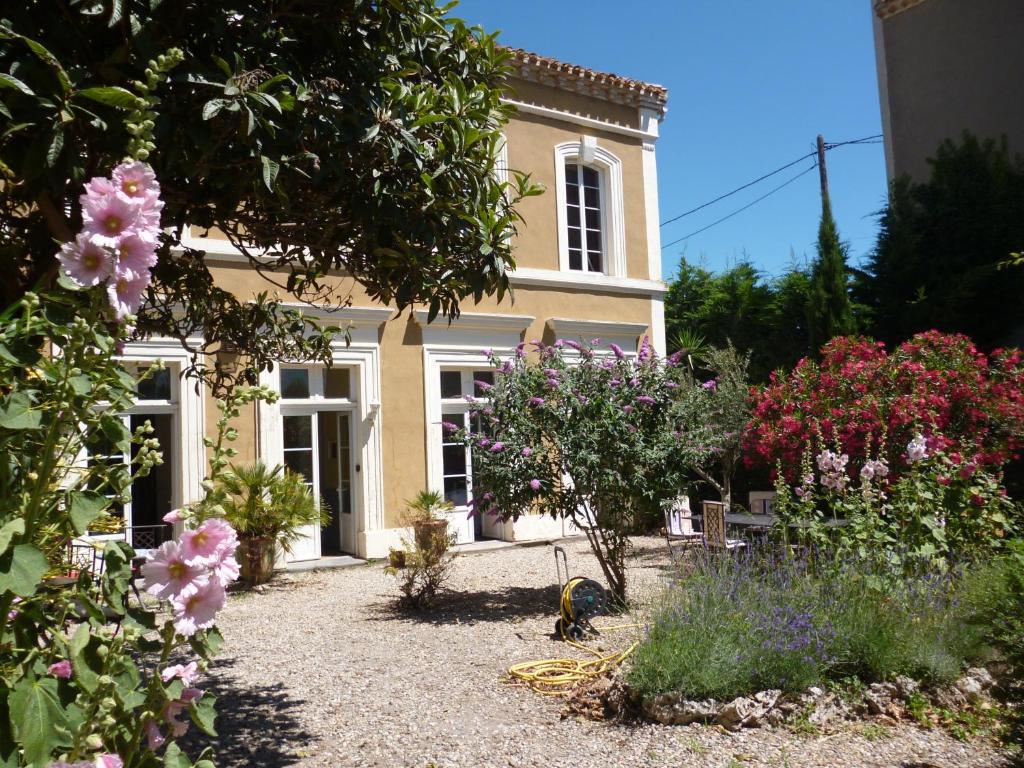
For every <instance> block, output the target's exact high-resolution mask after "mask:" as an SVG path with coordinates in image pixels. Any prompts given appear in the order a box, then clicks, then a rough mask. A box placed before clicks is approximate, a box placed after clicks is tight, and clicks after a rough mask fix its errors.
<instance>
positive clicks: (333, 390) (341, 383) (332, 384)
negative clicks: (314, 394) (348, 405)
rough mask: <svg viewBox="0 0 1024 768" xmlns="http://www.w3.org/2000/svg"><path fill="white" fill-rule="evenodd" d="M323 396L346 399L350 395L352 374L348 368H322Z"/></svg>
mask: <svg viewBox="0 0 1024 768" xmlns="http://www.w3.org/2000/svg"><path fill="white" fill-rule="evenodd" d="M323 375H324V397H328V398H332V397H333V398H340V399H344V400H348V399H350V398H351V397H352V376H351V369H349V368H324V369H323Z"/></svg>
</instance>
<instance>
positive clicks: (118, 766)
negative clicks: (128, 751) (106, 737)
mask: <svg viewBox="0 0 1024 768" xmlns="http://www.w3.org/2000/svg"><path fill="white" fill-rule="evenodd" d="M96 768H124V760H122V759H121V757H120V756H119V755H115V754H113V753H112V752H104V753H103V754H102V755H97V756H96Z"/></svg>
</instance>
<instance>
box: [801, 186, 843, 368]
mask: <svg viewBox="0 0 1024 768" xmlns="http://www.w3.org/2000/svg"><path fill="white" fill-rule="evenodd" d="M848 283H849V270H848V269H847V268H846V246H845V245H844V244H843V243H842V242H840V240H839V229H838V228H837V227H836V221H835V218H833V216H832V206H831V204H830V203H829V201H828V198H827V197H826V198H825V200H824V202H823V205H822V210H821V223H820V224H819V225H818V257H817V258H816V259H815V260H814V264H813V265H812V266H811V285H810V292H809V294H808V297H807V330H808V335H809V341H810V344H811V350H812V351H814V352H815V353H816V352H817V350H818V349H819V348H820V347H821V346H822V345H823V344H824V343H825V342H827V341H828V340H829V339H831V338H832V337H833V336H846V335H848V334H851V333H853V332H854V331H855V323H854V319H853V309H852V307H851V305H850V295H849V286H848Z"/></svg>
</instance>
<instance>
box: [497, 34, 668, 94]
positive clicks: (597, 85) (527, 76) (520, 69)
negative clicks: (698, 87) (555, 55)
mask: <svg viewBox="0 0 1024 768" xmlns="http://www.w3.org/2000/svg"><path fill="white" fill-rule="evenodd" d="M507 50H508V51H509V53H511V54H512V62H511V66H512V70H513V72H514V74H515V75H516V76H517V77H520V78H521V79H523V80H527V81H530V82H539V83H542V84H548V85H557V86H561V87H565V86H570V85H571V86H575V90H578V91H580V92H582V93H585V94H586V95H589V96H596V97H598V98H604V99H606V100H607V101H612V102H615V103H617V104H628V105H630V106H640V105H641V104H642V105H645V106H653V107H657V108H661V109H664V106H665V102H666V101H668V89H667V88H665V87H664V86H661V85H656V84H654V83H647V82H644V81H643V80H634V79H633V78H630V77H623V76H621V75H615V74H612V73H610V72H598V71H597V70H595V69H590V68H589V67H582V66H579V65H578V64H569V63H566V62H564V61H559V60H558V59H552V58H550V57H549V56H541V55H540V54H537V53H531V52H530V51H524V50H522V49H521V48H509V49H507Z"/></svg>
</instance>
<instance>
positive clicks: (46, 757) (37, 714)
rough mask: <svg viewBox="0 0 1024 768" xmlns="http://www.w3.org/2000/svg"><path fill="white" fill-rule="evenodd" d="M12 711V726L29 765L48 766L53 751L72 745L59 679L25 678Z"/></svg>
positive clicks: (13, 694)
mask: <svg viewBox="0 0 1024 768" xmlns="http://www.w3.org/2000/svg"><path fill="white" fill-rule="evenodd" d="M10 708H11V725H13V726H14V735H15V738H17V740H18V741H19V742H21V746H22V748H23V749H24V750H25V762H26V763H28V764H35V765H40V766H42V765H48V764H49V762H50V754H51V753H52V752H53V750H54V749H56V748H57V747H60V746H67V745H68V744H69V743H70V739H69V738H68V733H67V728H66V726H67V718H66V717H65V715H64V708H63V707H61V705H60V699H59V698H58V696H57V680H56V679H55V678H52V677H44V678H39V679H30V678H22V679H21V681H19V683H18V684H17V685H16V686H15V687H14V690H13V691H12V692H11V696H10Z"/></svg>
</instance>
